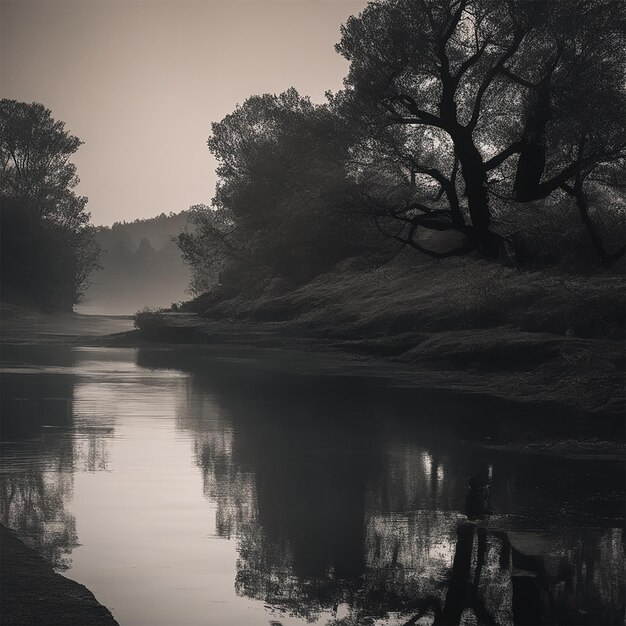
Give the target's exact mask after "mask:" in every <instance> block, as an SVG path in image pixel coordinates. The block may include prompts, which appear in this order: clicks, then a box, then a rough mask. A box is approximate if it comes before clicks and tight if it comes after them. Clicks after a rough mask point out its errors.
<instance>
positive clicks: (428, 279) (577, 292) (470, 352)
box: [123, 257, 625, 415]
mask: <svg viewBox="0 0 626 626" xmlns="http://www.w3.org/2000/svg"><path fill="white" fill-rule="evenodd" d="M624 317H625V308H624V278H623V276H620V275H617V274H614V273H596V274H594V275H589V276H583V275H567V274H562V273H557V272H546V271H542V272H530V273H522V272H519V271H516V270H514V269H512V268H506V267H502V266H498V265H494V264H488V263H486V262H481V261H477V260H470V259H451V260H446V261H445V262H443V261H442V262H437V263H433V262H424V261H423V260H422V259H413V258H412V257H408V258H398V259H396V260H395V261H394V262H391V263H388V264H386V265H385V266H383V267H377V268H373V269H372V268H368V267H366V266H364V265H363V264H362V263H360V262H359V261H358V260H353V261H351V262H348V263H345V264H343V265H342V266H341V267H339V268H337V270H335V271H334V272H332V273H328V274H325V275H323V276H320V277H318V278H317V279H315V280H313V281H311V282H309V283H307V284H306V285H302V286H299V287H297V288H294V289H289V288H288V286H286V285H285V284H281V283H280V282H279V281H275V282H273V283H271V284H267V285H263V286H259V287H258V288H256V289H247V290H243V291H237V290H235V289H230V290H229V289H225V288H219V289H216V290H214V291H213V292H211V293H208V294H204V295H203V296H201V297H199V298H197V299H196V300H194V301H192V302H190V303H187V304H186V305H185V306H183V311H182V312H173V311H168V312H161V313H159V314H156V315H148V316H145V317H144V318H142V319H141V320H140V327H141V331H140V333H139V334H138V336H135V337H126V338H125V339H123V341H136V340H144V341H168V342H180V343H212V344H237V345H263V346H275V347H287V348H299V349H313V350H323V351H333V352H340V353H342V354H346V355H349V356H350V357H351V358H356V359H367V360H371V361H373V362H374V361H375V362H379V363H381V362H383V363H385V364H387V366H388V367H389V371H390V372H392V373H393V375H399V376H400V377H401V378H402V379H403V380H405V381H406V382H407V383H408V384H414V385H417V386H429V387H433V388H439V389H454V390H457V391H465V392H468V393H481V394H492V395H497V396H502V397H507V398H510V399H514V400H519V401H524V402H554V403H556V404H559V405H561V406H568V407H572V408H575V409H579V410H581V411H589V412H593V413H597V414H611V415H618V414H621V413H622V411H623V406H624V389H623V371H624V347H623V339H624Z"/></svg>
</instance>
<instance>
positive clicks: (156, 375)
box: [0, 346, 624, 626]
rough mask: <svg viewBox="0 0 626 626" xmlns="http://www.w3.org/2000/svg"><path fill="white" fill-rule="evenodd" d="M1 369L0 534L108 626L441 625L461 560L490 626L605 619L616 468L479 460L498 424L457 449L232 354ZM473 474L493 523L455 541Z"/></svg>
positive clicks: (428, 413) (360, 385)
mask: <svg viewBox="0 0 626 626" xmlns="http://www.w3.org/2000/svg"><path fill="white" fill-rule="evenodd" d="M3 358H4V363H5V365H6V368H5V370H4V374H3V377H2V402H3V406H2V420H3V422H2V433H3V443H2V448H1V457H0V463H1V469H2V477H1V485H0V487H1V490H0V498H1V504H2V520H3V523H5V524H6V525H8V526H10V527H12V528H15V529H16V530H18V531H19V532H20V533H21V535H22V536H23V537H25V538H26V539H27V540H28V541H29V542H30V543H31V544H32V545H34V546H35V547H36V548H37V549H38V550H39V551H40V552H41V553H42V554H44V555H45V556H46V558H48V559H49V560H50V561H51V562H53V563H54V564H55V566H56V567H57V568H59V569H66V570H67V572H66V573H67V575H68V576H70V577H71V578H74V579H76V580H78V581H79V582H81V583H83V584H85V585H86V586H87V587H88V588H90V589H91V590H92V591H93V592H94V594H95V595H96V597H97V598H98V599H99V600H100V601H101V602H102V603H103V604H105V605H106V606H108V607H109V608H110V609H111V610H112V612H113V614H114V615H115V617H116V618H117V619H118V621H119V622H120V623H121V624H130V625H135V624H137V625H139V624H151V625H157V624H181V625H182V624H190V625H192V624H268V623H269V622H270V621H271V620H275V621H277V622H280V623H281V624H283V625H284V626H287V624H299V623H306V622H312V623H320V624H329V623H330V624H339V623H341V624H344V625H347V624H366V623H369V622H368V620H370V621H371V623H405V622H406V621H407V620H409V619H410V618H411V617H413V616H415V615H417V614H418V613H419V612H423V613H424V618H423V620H425V621H426V622H428V621H429V620H430V621H432V619H433V618H436V619H437V620H438V621H439V622H442V623H443V622H445V621H446V619H450V616H451V615H453V614H454V611H455V610H457V609H455V607H454V606H453V604H454V603H453V602H452V601H451V600H450V598H452V596H453V593H452V592H451V591H450V590H451V589H452V588H453V587H454V585H455V584H456V582H455V581H457V579H459V580H460V578H459V577H460V576H461V574H460V572H462V571H463V568H464V567H465V566H466V565H467V567H468V571H469V572H470V574H469V576H470V578H471V579H472V580H473V581H474V583H476V584H475V585H474V586H475V587H476V589H477V591H476V594H477V595H476V594H475V595H476V597H479V598H480V600H481V602H482V604H485V603H486V605H487V609H486V610H488V611H490V612H491V616H492V617H493V616H497V620H498V621H499V623H508V622H510V620H511V619H512V615H513V613H512V611H513V609H514V608H515V602H516V598H520V597H524V598H526V600H527V602H526V603H527V604H528V603H529V602H530V601H536V602H538V603H539V604H540V605H541V606H539V607H538V608H537V611H538V612H536V615H539V614H541V615H543V616H544V617H545V619H546V620H548V619H551V618H552V617H555V616H556V617H558V618H559V620H560V621H561V623H590V624H591V623H606V624H608V623H621V619H622V617H623V610H624V584H623V582H624V580H623V573H624V552H623V549H624V548H623V545H624V544H623V530H622V527H623V515H622V509H623V493H624V484H623V483H624V478H623V465H620V464H615V463H600V462H590V461H587V462H581V461H565V460H556V461H555V460H554V459H551V458H549V457H540V456H533V457H529V456H528V455H519V454H514V453H511V452H498V451H495V450H493V449H492V450H489V449H487V448H485V447H484V446H481V445H476V443H477V442H479V443H480V440H481V436H482V435H485V436H489V437H492V438H493V437H497V436H498V433H499V432H500V430H501V429H502V426H501V424H499V425H496V426H489V425H485V424H483V423H482V422H481V428H484V429H486V430H485V431H484V432H482V431H481V430H480V429H479V432H478V433H473V429H472V428H469V430H468V423H469V424H471V423H473V419H474V418H473V414H472V413H471V411H470V409H469V408H468V406H467V404H465V403H460V402H458V401H446V402H443V401H442V400H441V399H439V398H434V399H433V398H430V397H426V396H422V395H420V394H410V393H408V392H406V393H400V392H399V391H398V390H393V389H386V388H385V386H384V384H382V383H381V382H380V381H376V380H364V379H359V378H355V377H343V378H342V377H338V376H324V375H322V374H321V373H320V372H315V371H308V372H307V373H306V375H299V374H298V372H297V371H294V370H293V368H292V370H291V371H290V370H289V368H288V367H287V368H285V367H284V364H283V365H281V366H280V367H268V366H267V363H254V362H249V360H248V359H246V358H243V357H241V355H239V356H238V358H237V359H208V360H207V359H202V358H199V357H198V355H197V354H195V353H194V352H192V351H186V352H182V353H180V354H173V353H171V352H168V351H144V350H141V351H136V350H126V349H96V348H92V349H86V348H64V349H63V348H54V349H53V348H51V347H50V346H46V347H45V349H44V348H41V347H37V346H19V347H18V346H8V347H7V348H6V349H5V350H4V354H3ZM490 410H494V411H495V410H496V408H495V407H494V406H493V405H490ZM498 417H499V422H502V421H503V420H504V421H506V420H507V419H508V420H509V421H510V423H509V424H508V426H507V428H508V429H509V430H511V429H513V428H514V424H515V422H514V420H515V419H517V418H516V416H514V415H507V414H504V413H503V414H501V415H498ZM474 430H475V429H474ZM505 430H506V429H505ZM570 431H571V425H568V426H567V432H570ZM468 433H472V436H474V435H475V439H476V441H472V440H471V436H469V435H468ZM552 434H553V433H552ZM461 440H462V441H463V442H462V443H461ZM490 441H491V440H490ZM488 465H491V466H492V468H493V473H494V485H493V495H492V501H493V504H494V509H496V510H495V515H494V518H493V519H492V520H491V522H490V530H489V532H483V531H476V529H475V528H474V529H473V530H470V533H469V535H468V534H467V529H466V530H463V529H464V528H465V527H464V526H461V527H460V528H461V530H458V528H459V524H460V523H462V522H464V521H465V520H466V518H465V516H464V515H463V513H462V511H463V503H464V498H465V490H466V486H467V479H468V477H469V476H470V475H471V474H472V473H474V472H475V471H477V470H479V469H482V468H484V467H487V466H488ZM481 532H483V534H481ZM464 533H465V534H464ZM463 546H469V552H468V554H469V555H470V556H471V559H470V560H469V561H467V563H466V562H465V561H464V560H463V558H462V547H463ZM477 551H478V552H477ZM472 555H473V556H472ZM480 555H482V557H480ZM511 555H512V557H511ZM477 558H478V559H480V558H483V560H484V566H483V568H482V573H481V576H480V584H479V582H478V579H479V576H478V575H477V573H476V559H477ZM511 558H512V561H511V562H509V561H507V559H509V560H510V559H511ZM472 559H473V560H472ZM520 571H523V572H524V573H525V574H529V573H532V574H533V576H532V577H530V576H528V575H527V576H526V577H525V578H527V579H528V580H530V579H531V578H532V581H535V582H532V584H529V583H528V582H527V580H525V579H523V580H522V578H523V577H519V576H517V577H514V578H513V579H512V578H511V573H512V572H513V573H514V574H515V573H520ZM461 578H462V577H461ZM537 581H538V582H537ZM474 583H472V584H474ZM472 588H473V587H472ZM472 593H473V592H472ZM472 597H474V596H472ZM465 604H468V603H467V602H466V603H465ZM469 604H471V602H469ZM474 604H476V603H474ZM481 606H482V605H481ZM472 607H473V608H472V610H474V611H479V610H482V608H481V607H480V606H478V605H476V606H474V605H472ZM457 608H458V607H457ZM465 608H467V607H465ZM460 609H461V610H462V609H463V607H460ZM550 611H551V613H550ZM420 623H421V622H420Z"/></svg>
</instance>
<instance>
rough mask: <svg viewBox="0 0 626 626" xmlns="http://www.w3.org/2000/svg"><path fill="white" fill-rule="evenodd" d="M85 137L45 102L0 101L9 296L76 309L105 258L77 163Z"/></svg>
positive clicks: (0, 188)
mask: <svg viewBox="0 0 626 626" xmlns="http://www.w3.org/2000/svg"><path fill="white" fill-rule="evenodd" d="M80 144H81V142H80V140H79V139H78V138H77V137H74V136H72V135H70V134H69V133H68V132H67V131H66V130H65V126H64V124H63V122H59V121H55V120H54V119H53V118H52V114H51V112H50V111H49V110H48V109H46V108H45V107H44V106H43V105H41V104H38V103H33V104H26V103H23V102H17V101H15V100H6V99H5V100H2V101H0V167H1V170H2V178H1V181H0V205H1V218H2V288H3V297H5V298H6V297H8V298H19V299H24V300H26V301H28V302H30V303H32V304H35V305H37V306H42V307H45V308H53V309H71V307H72V306H73V305H74V304H75V303H76V302H78V300H79V299H80V298H81V296H82V295H83V293H84V291H85V289H86V288H87V286H88V284H89V276H90V273H91V271H92V270H93V269H95V267H97V263H98V248H97V246H96V245H95V242H94V231H93V228H92V227H91V226H90V225H89V217H90V216H89V213H88V212H87V211H86V210H85V205H86V204H87V198H85V197H81V196H77V195H76V194H75V193H74V191H73V189H74V188H75V187H76V185H77V184H78V177H77V176H76V168H75V166H74V165H73V164H72V163H71V162H70V161H69V158H70V157H71V155H72V154H74V153H75V152H76V150H77V149H78V147H79V146H80Z"/></svg>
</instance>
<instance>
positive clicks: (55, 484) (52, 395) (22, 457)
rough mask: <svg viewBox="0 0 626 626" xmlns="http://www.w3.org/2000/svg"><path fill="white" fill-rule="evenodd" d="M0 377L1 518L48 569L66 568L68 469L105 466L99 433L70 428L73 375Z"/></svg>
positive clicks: (71, 541)
mask: <svg viewBox="0 0 626 626" xmlns="http://www.w3.org/2000/svg"><path fill="white" fill-rule="evenodd" d="M64 354H65V355H66V356H67V355H69V354H71V353H69V352H65V353H64ZM64 364H65V365H72V364H73V363H72V362H71V361H69V362H65V363H64ZM0 380H1V385H2V389H1V391H2V407H1V415H2V455H1V456H0V460H1V462H2V464H3V466H4V467H2V468H1V469H2V472H1V479H0V521H1V522H2V523H3V524H4V525H5V526H8V527H9V528H12V529H14V530H15V531H17V533H18V535H19V536H20V537H21V538H22V539H23V540H24V541H25V542H26V543H28V544H29V545H30V546H31V547H33V548H35V549H36V550H37V552H39V554H41V555H42V556H43V557H44V558H45V559H46V560H48V561H49V562H50V563H51V564H52V566H53V567H54V568H56V569H57V570H66V569H68V568H69V567H70V565H71V557H70V555H71V553H72V551H73V550H74V548H76V547H78V546H79V545H80V544H79V543H78V537H77V534H76V520H75V518H74V516H73V515H72V514H71V513H70V512H69V511H68V508H67V507H68V503H69V501H70V500H71V498H72V490H73V484H74V474H73V472H74V471H76V470H77V469H84V470H86V471H97V470H102V469H106V463H107V448H106V442H105V440H104V439H103V436H102V435H103V433H102V432H99V431H98V430H97V429H96V430H92V431H88V432H79V431H77V429H76V425H75V415H74V393H75V385H76V377H75V376H73V375H71V374H51V373H46V374H36V373H26V374H24V373H16V372H10V373H4V374H3V375H2V377H1V379H0Z"/></svg>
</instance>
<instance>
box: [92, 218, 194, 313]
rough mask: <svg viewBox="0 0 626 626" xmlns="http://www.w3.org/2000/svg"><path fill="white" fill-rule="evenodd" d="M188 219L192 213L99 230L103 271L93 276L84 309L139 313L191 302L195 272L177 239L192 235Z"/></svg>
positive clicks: (97, 235) (97, 239)
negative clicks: (191, 272)
mask: <svg viewBox="0 0 626 626" xmlns="http://www.w3.org/2000/svg"><path fill="white" fill-rule="evenodd" d="M188 218H189V212H188V211H183V212H181V213H169V214H168V215H166V214H165V213H161V215H159V216H157V217H154V218H150V219H141V220H139V219H138V220H135V221H133V222H116V223H115V224H113V226H99V227H97V228H96V230H95V238H96V242H97V243H98V245H99V246H100V248H101V257H100V265H101V268H100V269H98V270H97V271H96V272H94V274H93V275H92V277H91V286H90V287H89V289H88V290H87V291H86V293H85V297H84V299H83V304H84V310H85V311H90V312H97V313H111V314H115V313H134V312H135V311H136V310H138V309H140V308H143V307H146V306H148V307H155V308H156V307H163V306H169V305H170V304H171V303H172V302H177V301H179V300H181V299H183V298H185V297H186V289H187V287H188V284H189V278H190V276H189V268H188V267H187V266H186V265H185V264H184V262H183V260H182V258H181V253H180V250H179V249H178V246H177V245H176V243H175V241H174V238H175V237H176V236H177V235H178V234H179V233H181V232H182V231H186V230H189V228H190V225H189V223H188Z"/></svg>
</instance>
